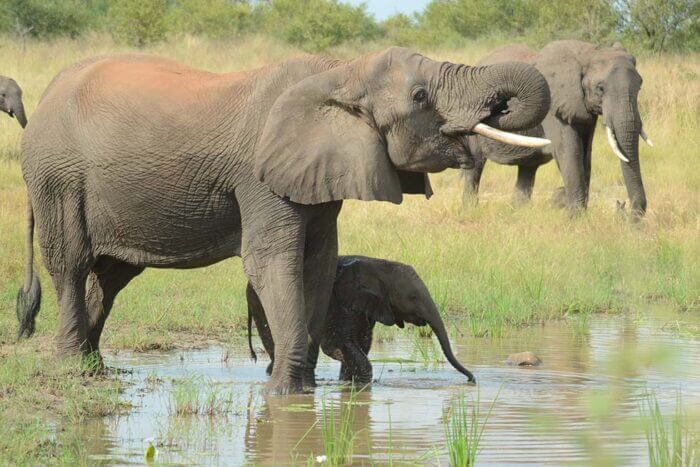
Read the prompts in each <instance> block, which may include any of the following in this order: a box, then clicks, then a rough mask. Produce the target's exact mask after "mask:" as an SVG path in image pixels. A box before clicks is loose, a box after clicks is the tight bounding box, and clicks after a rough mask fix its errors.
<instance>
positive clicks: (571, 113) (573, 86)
mask: <svg viewBox="0 0 700 467" xmlns="http://www.w3.org/2000/svg"><path fill="white" fill-rule="evenodd" d="M535 67H536V68H537V69H538V70H539V72H540V73H542V75H543V76H544V77H545V79H546V80H547V84H549V92H550V95H551V97H552V104H551V109H550V112H554V114H555V115H556V116H557V117H558V118H559V119H561V120H563V121H565V122H567V123H574V122H585V121H589V120H590V119H591V115H590V113H589V112H588V109H587V108H586V102H585V96H584V92H583V73H584V72H583V65H582V63H581V62H580V61H579V60H577V58H576V56H575V55H574V53H573V51H571V50H569V49H568V48H566V47H563V46H562V45H559V44H552V45H551V46H548V47H545V48H543V49H542V50H541V51H540V53H539V54H538V56H537V59H536V61H535Z"/></svg>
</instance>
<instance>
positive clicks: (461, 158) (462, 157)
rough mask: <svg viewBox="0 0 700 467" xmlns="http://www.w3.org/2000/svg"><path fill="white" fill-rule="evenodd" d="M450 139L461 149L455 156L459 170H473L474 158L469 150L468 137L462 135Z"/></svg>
mask: <svg viewBox="0 0 700 467" xmlns="http://www.w3.org/2000/svg"><path fill="white" fill-rule="evenodd" d="M452 139H454V140H455V141H457V144H459V146H460V148H461V151H460V152H459V154H458V155H457V163H458V164H459V168H460V169H466V170H469V169H473V168H474V165H475V163H474V156H473V155H472V153H471V151H470V150H469V135H467V134H462V135H458V136H453V137H452Z"/></svg>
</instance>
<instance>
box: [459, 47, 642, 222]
mask: <svg viewBox="0 0 700 467" xmlns="http://www.w3.org/2000/svg"><path fill="white" fill-rule="evenodd" d="M511 60H517V61H522V62H525V63H530V64H533V65H534V66H535V67H536V68H537V69H538V70H539V71H540V72H541V73H542V74H543V75H544V77H545V78H546V79H547V82H548V83H549V87H550V92H551V96H552V104H551V108H550V110H549V113H548V114H547V116H546V117H545V119H544V121H543V122H542V124H541V125H539V126H537V127H534V128H532V129H530V130H528V131H527V132H524V134H527V135H531V136H545V137H546V138H548V139H550V140H551V141H552V144H551V145H550V146H547V147H543V148H522V147H520V148H515V147H513V146H507V145H504V144H500V143H497V142H494V141H489V140H486V139H484V138H482V137H480V136H478V135H474V136H470V137H469V149H470V151H471V152H472V153H473V154H474V157H475V165H474V167H473V168H468V169H466V170H465V171H464V176H465V185H464V199H465V201H466V202H469V201H474V200H475V199H476V195H477V192H478V189H479V182H480V180H481V174H482V171H483V168H484V164H485V162H486V160H487V159H489V160H492V161H494V162H498V163H500V164H508V165H517V166H518V177H517V182H516V186H515V195H514V198H515V201H516V202H524V201H528V200H529V199H530V196H531V194H532V187H533V184H534V183H535V175H536V173H537V169H538V168H539V166H540V165H542V164H545V163H547V162H549V161H550V160H552V158H554V159H555V160H556V162H557V166H558V167H559V171H560V172H561V175H562V178H563V181H564V188H563V193H562V191H561V189H560V191H559V192H558V193H557V194H556V195H555V199H556V200H557V201H558V203H559V204H563V205H567V206H569V207H570V208H571V209H572V210H579V209H585V208H586V206H587V203H588V192H589V185H590V177H591V146H592V142H593V134H594V132H595V127H596V121H597V119H598V117H599V116H602V118H603V124H604V125H605V127H606V132H607V139H608V142H609V144H610V146H611V148H612V150H613V153H614V154H615V155H616V156H617V157H618V158H620V161H621V162H620V163H621V166H622V174H623V176H624V180H625V185H626V188H627V193H628V196H629V199H630V204H631V208H632V212H633V213H634V214H635V215H643V214H644V212H645V211H646V208H647V198H646V194H645V191H644V184H643V183H642V174H641V169H640V166H639V138H640V137H641V138H643V139H645V140H646V141H647V143H649V144H650V145H651V141H650V140H649V139H648V137H647V136H646V133H645V132H644V129H643V127H642V120H641V117H640V116H639V110H638V108H637V94H638V93H639V89H640V87H641V85H642V78H641V76H640V75H639V73H638V72H637V69H636V61H635V58H634V57H633V56H632V55H630V54H628V53H627V52H626V51H625V49H624V48H623V46H622V45H621V44H619V43H616V44H615V45H613V46H612V47H610V48H603V47H597V46H595V45H594V44H589V43H586V42H579V41H557V42H552V43H550V44H549V45H547V46H545V47H544V48H543V49H542V50H540V51H539V52H537V51H535V50H533V49H531V48H529V47H527V46H524V45H509V46H504V47H500V48H498V49H496V50H495V51H494V52H492V53H491V54H490V55H488V56H487V57H485V58H483V59H482V60H480V62H479V63H480V64H482V65H487V64H496V63H502V62H504V61H511ZM562 195H563V196H562Z"/></svg>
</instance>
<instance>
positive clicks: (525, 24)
mask: <svg viewBox="0 0 700 467" xmlns="http://www.w3.org/2000/svg"><path fill="white" fill-rule="evenodd" d="M535 18H536V7H535V3H534V2H532V1H530V0H432V1H431V2H430V3H429V4H428V6H427V7H426V8H425V11H424V12H423V14H422V15H420V26H421V28H423V29H425V30H426V31H427V32H429V33H430V34H431V35H432V37H433V42H435V43H441V42H445V41H446V40H450V39H451V38H452V39H454V38H455V37H466V38H472V39H473V38H477V37H483V36H488V35H495V34H501V33H510V34H522V33H523V32H525V31H526V30H527V29H529V28H530V27H531V25H532V24H533V22H534V20H535Z"/></svg>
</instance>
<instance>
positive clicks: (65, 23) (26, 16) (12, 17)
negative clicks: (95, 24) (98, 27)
mask: <svg viewBox="0 0 700 467" xmlns="http://www.w3.org/2000/svg"><path fill="white" fill-rule="evenodd" d="M87 26H88V11H87V8H86V7H85V4H84V3H83V2H81V1H80V0H0V28H2V29H3V30H4V31H6V32H26V33H28V34H29V35H30V36H32V37H36V38H39V39H50V38H52V37H56V36H70V37H75V36H77V35H79V34H80V33H81V32H82V31H83V30H84V29H85V28H86V27H87Z"/></svg>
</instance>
